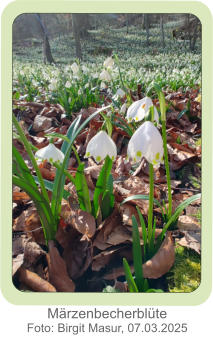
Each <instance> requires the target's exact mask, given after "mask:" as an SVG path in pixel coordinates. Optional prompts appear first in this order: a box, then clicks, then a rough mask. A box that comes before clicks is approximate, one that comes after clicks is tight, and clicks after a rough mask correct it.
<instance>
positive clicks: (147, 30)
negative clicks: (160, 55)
mask: <svg viewBox="0 0 213 345" xmlns="http://www.w3.org/2000/svg"><path fill="white" fill-rule="evenodd" d="M144 19H145V27H146V44H147V46H149V15H148V14H145V15H144Z"/></svg>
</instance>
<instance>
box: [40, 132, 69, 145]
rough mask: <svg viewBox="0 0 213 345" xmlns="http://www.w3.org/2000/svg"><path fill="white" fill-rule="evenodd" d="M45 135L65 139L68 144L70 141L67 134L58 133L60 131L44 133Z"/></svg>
mask: <svg viewBox="0 0 213 345" xmlns="http://www.w3.org/2000/svg"><path fill="white" fill-rule="evenodd" d="M45 137H47V138H59V139H62V140H64V141H66V142H67V143H68V144H69V143H70V140H69V139H68V138H67V136H66V135H63V134H60V133H49V134H45Z"/></svg>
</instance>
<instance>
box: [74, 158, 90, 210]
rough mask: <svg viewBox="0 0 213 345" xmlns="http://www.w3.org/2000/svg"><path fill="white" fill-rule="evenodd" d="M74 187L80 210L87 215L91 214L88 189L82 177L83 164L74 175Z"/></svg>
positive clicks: (83, 176)
mask: <svg viewBox="0 0 213 345" xmlns="http://www.w3.org/2000/svg"><path fill="white" fill-rule="evenodd" d="M75 187H76V191H77V195H78V201H79V205H80V208H81V209H82V210H83V211H87V212H88V213H91V212H92V206H91V202H90V195H89V188H88V185H87V180H86V177H85V175H84V163H81V164H80V165H79V166H78V169H77V172H76V175H75Z"/></svg>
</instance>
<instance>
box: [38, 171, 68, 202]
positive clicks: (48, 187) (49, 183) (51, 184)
mask: <svg viewBox="0 0 213 345" xmlns="http://www.w3.org/2000/svg"><path fill="white" fill-rule="evenodd" d="M33 179H34V180H35V182H36V183H37V184H39V180H38V177H37V176H33ZM44 185H45V187H46V189H47V190H49V191H50V192H52V191H53V182H51V181H48V180H45V179H44ZM69 196H70V193H69V192H67V190H65V189H64V193H63V198H64V199H66V200H67V199H68V198H69Z"/></svg>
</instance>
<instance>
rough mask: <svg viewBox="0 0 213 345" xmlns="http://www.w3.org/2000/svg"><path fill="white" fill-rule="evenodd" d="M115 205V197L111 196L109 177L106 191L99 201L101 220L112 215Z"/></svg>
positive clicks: (111, 179) (111, 182) (110, 176)
mask: <svg viewBox="0 0 213 345" xmlns="http://www.w3.org/2000/svg"><path fill="white" fill-rule="evenodd" d="M114 204H115V197H114V194H113V177H112V174H110V175H109V178H108V181H107V185H106V190H105V192H104V194H103V198H102V201H101V215H102V219H103V220H104V219H106V218H107V217H109V215H110V214H111V213H112V210H113V208H114Z"/></svg>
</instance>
